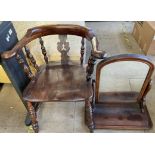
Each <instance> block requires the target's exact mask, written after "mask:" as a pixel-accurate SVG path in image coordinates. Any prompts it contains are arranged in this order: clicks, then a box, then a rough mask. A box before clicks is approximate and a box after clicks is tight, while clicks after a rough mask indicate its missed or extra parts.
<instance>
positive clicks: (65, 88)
mask: <svg viewBox="0 0 155 155" xmlns="http://www.w3.org/2000/svg"><path fill="white" fill-rule="evenodd" d="M47 35H59V39H60V41H59V42H58V44H57V49H58V51H59V52H60V53H61V63H57V64H54V63H52V62H50V61H49V60H48V57H47V52H46V48H45V45H44V42H43V39H42V37H44V36H47ZM67 35H75V36H80V37H82V41H81V49H79V52H80V53H81V57H80V63H79V64H73V63H72V62H70V59H69V56H68V55H67V53H68V52H69V50H70V47H69V42H67V41H66V40H67ZM85 38H86V39H87V40H88V41H90V42H91V45H92V50H91V51H88V52H90V54H89V55H91V58H90V59H89V63H88V67H87V70H86V68H83V65H82V63H83V56H84V50H85V49H84V39H85ZM35 39H39V41H40V45H41V50H42V54H43V56H44V60H45V63H46V64H44V65H42V66H38V65H37V62H36V60H35V59H34V57H33V56H32V54H31V53H30V50H29V49H28V48H27V44H28V43H30V42H31V41H33V40H35ZM24 47H25V52H26V54H27V57H28V59H29V60H30V62H31V63H32V64H33V66H34V67H35V69H36V70H37V73H36V74H35V75H33V74H32V72H31V70H30V67H29V66H28V65H27V64H26V63H25V62H24V60H23V59H22V58H21V57H20V55H19V54H20V51H21V49H22V48H24ZM80 50H81V51H80ZM14 56H16V59H17V61H18V63H19V64H20V66H21V67H22V68H23V72H24V73H25V74H26V75H27V76H28V77H29V78H30V82H29V83H28V85H27V86H26V88H25V89H24V90H23V96H22V98H23V100H24V101H25V102H26V103H27V106H28V110H29V114H30V116H31V120H32V127H33V129H34V131H35V132H38V131H39V127H38V122H37V113H36V110H35V108H34V107H35V105H36V104H38V105H39V103H41V102H51V101H86V105H87V108H86V109H87V111H88V113H87V114H88V118H90V117H91V116H92V107H91V104H92V102H91V101H90V98H91V96H92V95H93V94H92V93H93V92H92V87H91V81H87V80H86V78H87V79H88V77H89V79H90V78H91V74H92V73H93V70H94V61H96V60H97V59H103V58H104V56H105V52H102V51H99V50H98V42H97V38H96V37H95V34H94V33H93V31H92V30H91V29H89V28H86V27H83V26H79V25H66V24H61V25H45V26H38V27H34V28H31V29H28V30H27V33H26V34H25V36H24V37H23V38H22V39H21V40H20V41H19V42H18V43H17V44H16V45H15V46H14V48H13V49H12V50H10V51H4V52H3V53H2V54H1V57H2V59H4V60H8V61H9V60H10V59H11V58H12V57H14ZM88 122H89V124H90V125H89V127H90V129H91V130H93V129H94V126H93V121H92V119H88Z"/></svg>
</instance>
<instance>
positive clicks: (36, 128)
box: [27, 102, 39, 133]
mask: <svg viewBox="0 0 155 155" xmlns="http://www.w3.org/2000/svg"><path fill="white" fill-rule="evenodd" d="M27 104H28V111H29V114H30V117H31V122H32V127H33V130H34V132H35V133H38V132H39V126H38V121H37V114H36V111H35V109H34V107H33V105H32V103H31V102H27Z"/></svg>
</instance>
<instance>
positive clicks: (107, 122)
mask: <svg viewBox="0 0 155 155" xmlns="http://www.w3.org/2000/svg"><path fill="white" fill-rule="evenodd" d="M119 61H137V62H141V63H144V64H146V65H148V67H149V70H148V73H147V75H146V78H145V80H144V83H143V85H142V88H141V90H140V92H133V91H131V92H125V91H124V92H99V84H100V80H101V79H100V76H101V70H102V69H103V68H104V67H105V66H107V65H109V64H112V63H115V62H119ZM133 68H134V66H133ZM153 71H154V65H153V63H152V62H151V60H150V59H148V58H147V57H146V56H143V55H136V54H121V55H115V56H112V57H108V58H104V60H102V61H100V62H99V63H98V64H97V67H96V79H95V80H94V81H93V83H92V88H93V97H92V104H91V107H89V106H88V104H86V105H85V108H86V109H92V110H87V111H86V114H85V117H88V118H85V119H86V120H92V121H86V124H87V126H88V128H89V129H90V132H92V130H93V128H92V125H91V124H92V123H93V126H94V129H142V130H144V129H150V128H151V127H152V121H151V118H150V115H149V113H148V110H147V107H146V105H145V97H146V95H147V93H148V92H149V90H150V89H151V76H152V74H153ZM89 105H90V104H89ZM88 111H92V113H91V112H89V115H88ZM90 114H91V115H90Z"/></svg>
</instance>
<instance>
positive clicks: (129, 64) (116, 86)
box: [99, 61, 149, 97]
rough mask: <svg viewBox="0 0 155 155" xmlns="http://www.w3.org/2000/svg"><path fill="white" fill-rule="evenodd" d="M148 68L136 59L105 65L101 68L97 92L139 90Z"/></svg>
mask: <svg viewBox="0 0 155 155" xmlns="http://www.w3.org/2000/svg"><path fill="white" fill-rule="evenodd" d="M148 70H149V66H148V65H146V64H145V63H142V62H137V61H119V62H114V63H111V64H109V65H106V66H104V67H103V68H102V70H101V74H100V82H99V92H100V93H103V92H140V90H141V88H142V85H143V83H144V80H145V78H146V75H147V73H148ZM137 97H138V95H137Z"/></svg>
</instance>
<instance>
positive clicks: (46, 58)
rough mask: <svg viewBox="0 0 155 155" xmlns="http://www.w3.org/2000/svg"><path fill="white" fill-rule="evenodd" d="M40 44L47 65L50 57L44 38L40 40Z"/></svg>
mask: <svg viewBox="0 0 155 155" xmlns="http://www.w3.org/2000/svg"><path fill="white" fill-rule="evenodd" d="M39 42H40V45H41V50H42V54H43V55H44V60H45V62H46V64H48V57H47V52H46V48H45V46H44V41H43V39H42V38H39Z"/></svg>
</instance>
